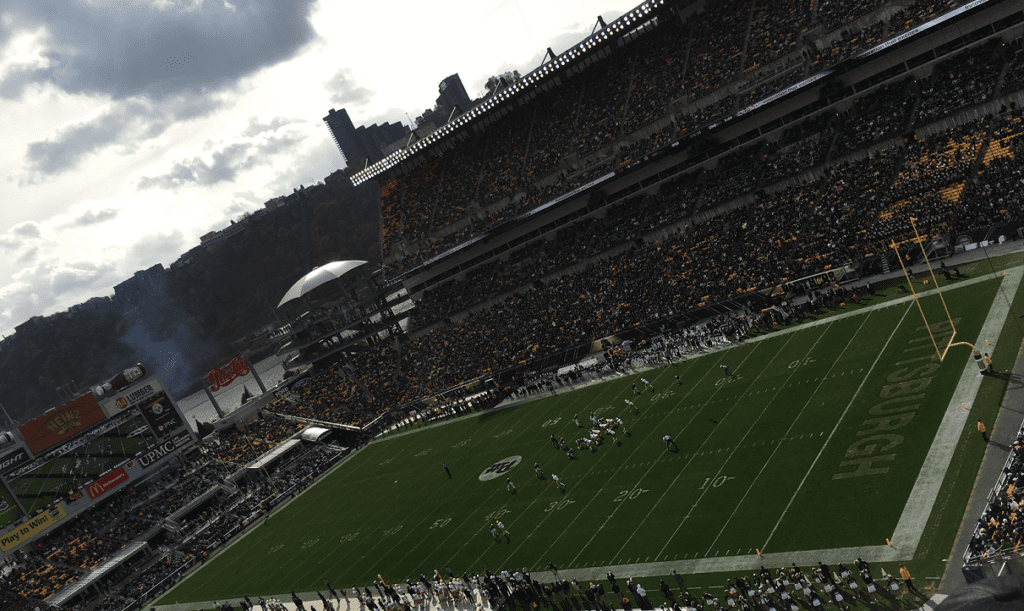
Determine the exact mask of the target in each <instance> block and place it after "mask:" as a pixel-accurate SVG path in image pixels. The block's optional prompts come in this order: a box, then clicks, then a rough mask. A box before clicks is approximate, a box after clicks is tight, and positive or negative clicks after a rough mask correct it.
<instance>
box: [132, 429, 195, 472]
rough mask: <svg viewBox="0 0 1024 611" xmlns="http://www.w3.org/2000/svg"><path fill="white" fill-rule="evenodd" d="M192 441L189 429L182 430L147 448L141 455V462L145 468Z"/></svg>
mask: <svg viewBox="0 0 1024 611" xmlns="http://www.w3.org/2000/svg"><path fill="white" fill-rule="evenodd" d="M190 443H192V435H190V434H189V432H188V431H187V430H186V431H182V432H180V433H178V434H177V435H175V436H174V437H171V438H170V439H168V440H166V441H162V442H160V444H158V445H155V446H153V447H152V448H150V449H148V450H146V452H145V453H143V454H142V455H141V456H139V464H140V465H142V468H143V469H145V468H147V467H149V466H150V465H152V464H154V463H156V462H157V461H159V460H160V459H161V458H163V457H164V456H169V455H171V454H173V453H174V452H176V451H178V450H180V449H181V448H184V447H185V446H187V445H189V444H190Z"/></svg>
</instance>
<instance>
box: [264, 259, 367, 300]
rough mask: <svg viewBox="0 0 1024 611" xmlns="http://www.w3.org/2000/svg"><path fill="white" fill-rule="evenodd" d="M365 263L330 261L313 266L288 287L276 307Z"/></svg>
mask: <svg viewBox="0 0 1024 611" xmlns="http://www.w3.org/2000/svg"><path fill="white" fill-rule="evenodd" d="M365 263H366V261H331V262H330V263H327V264H326V265H321V266H320V267H316V268H313V271H311V272H309V273H308V274H306V275H305V276H303V277H301V278H299V281H298V282H296V283H295V284H293V285H292V288H290V289H288V292H287V293H285V294H284V297H282V298H281V303H279V304H277V307H281V306H283V305H284V304H286V303H288V302H289V301H291V300H292V299H298V298H299V297H302V296H303V295H305V294H306V293H308V292H310V291H312V290H313V289H315V288H316V287H318V286H321V285H323V284H326V283H328V282H330V281H331V280H337V279H338V278H341V277H342V276H344V275H345V274H347V273H348V272H350V271H352V270H353V269H355V268H357V267H359V266H360V265H364V264H365Z"/></svg>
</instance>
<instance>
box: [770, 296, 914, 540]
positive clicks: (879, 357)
mask: <svg viewBox="0 0 1024 611" xmlns="http://www.w3.org/2000/svg"><path fill="white" fill-rule="evenodd" d="M911 309H912V308H911V307H910V305H909V304H908V305H907V309H906V310H904V312H903V316H901V317H900V321H899V322H898V323H897V324H896V326H895V327H894V328H893V330H892V333H890V334H889V339H887V340H885V345H884V346H882V349H881V350H879V351H878V356H876V357H875V361H874V362H873V363H871V367H870V368H868V373H867V374H866V375H865V376H864V379H863V380H861V381H860V386H858V387H857V391H856V392H854V393H853V396H852V397H850V402H849V403H847V404H846V409H844V410H843V413H842V414H841V415H840V416H839V419H838V420H836V425H835V426H834V427H832V432H831V433H829V434H828V437H827V438H826V439H825V443H823V444H821V449H820V450H818V455H817V456H815V457H814V460H813V461H812V462H811V466H810V467H808V468H807V473H804V478H803V479H802V480H800V485H799V486H797V487H796V490H795V491H794V492H793V496H791V497H790V498H789V502H788V503H786V508H785V509H783V510H782V515H780V516H779V519H778V521H777V522H775V527H774V528H772V532H771V533H770V534H769V535H768V538H767V539H766V540H765V542H764V543H763V544H761V549H762V550H766V549H768V543H769V542H770V541H771V540H772V537H774V536H775V531H776V530H778V529H779V524H782V519H783V518H785V517H786V513H787V512H789V508H790V507H792V506H793V501H795V500H796V497H797V495H798V494H800V490H801V489H802V488H803V487H804V484H805V483H806V482H807V478H808V477H810V475H811V471H813V470H814V466H815V465H817V464H818V460H819V459H820V458H821V455H822V454H823V453H824V452H825V448H827V447H828V442H829V441H831V440H832V436H833V435H835V434H836V431H837V430H839V425H840V424H842V422H843V418H845V417H846V414H847V412H849V411H850V408H851V407H853V402H854V401H856V400H857V396H858V395H860V391H861V390H862V389H863V388H864V385H865V384H867V382H868V378H869V377H871V372H872V371H874V370H875V365H877V364H878V361H879V360H881V358H882V355H883V354H885V350H886V348H888V347H889V343H890V342H892V338H894V337H896V331H898V330H899V328H900V327H901V326H902V325H903V321H904V320H905V319H906V318H907V314H909V313H910V310H911Z"/></svg>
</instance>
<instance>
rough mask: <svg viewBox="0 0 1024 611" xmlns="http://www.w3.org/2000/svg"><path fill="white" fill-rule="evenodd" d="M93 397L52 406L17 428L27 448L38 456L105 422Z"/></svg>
mask: <svg viewBox="0 0 1024 611" xmlns="http://www.w3.org/2000/svg"><path fill="white" fill-rule="evenodd" d="M104 417H105V416H104V414H103V410H101V409H100V405H99V403H97V402H96V397H95V396H93V394H92V393H86V394H84V395H82V396H81V397H78V398H77V399H73V400H71V401H68V402H67V403H65V404H64V405H61V406H60V407H55V408H53V409H51V410H49V411H48V412H46V413H45V414H43V415H42V416H39V417H38V418H36V419H35V420H30V421H29V422H26V423H25V424H23V425H21V426H20V427H18V430H19V431H21V434H22V436H23V437H24V438H25V442H26V443H28V448H29V449H30V450H32V453H33V454H36V455H38V454H39V453H40V452H42V451H43V450H45V449H47V448H49V447H52V446H54V445H56V444H58V443H60V442H62V441H64V440H65V439H68V438H70V437H71V436H73V435H75V434H77V433H80V432H82V431H84V430H85V429H87V428H89V427H90V426H92V425H94V424H96V423H97V422H99V421H101V420H103V419H104Z"/></svg>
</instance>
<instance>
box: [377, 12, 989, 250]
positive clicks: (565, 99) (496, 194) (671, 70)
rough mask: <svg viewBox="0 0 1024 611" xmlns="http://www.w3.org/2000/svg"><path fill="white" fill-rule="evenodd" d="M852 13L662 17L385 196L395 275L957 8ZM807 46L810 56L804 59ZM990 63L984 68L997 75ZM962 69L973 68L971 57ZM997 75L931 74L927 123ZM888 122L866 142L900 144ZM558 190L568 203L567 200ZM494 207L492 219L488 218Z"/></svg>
mask: <svg viewBox="0 0 1024 611" xmlns="http://www.w3.org/2000/svg"><path fill="white" fill-rule="evenodd" d="M844 4H845V3H841V2H825V3H823V4H822V5H821V6H820V7H818V9H817V13H816V16H815V12H814V11H813V3H807V2H796V3H789V4H787V3H770V5H764V6H762V5H760V4H758V3H751V2H750V0H729V1H728V2H725V3H724V4H722V3H720V4H719V5H716V10H714V11H703V12H700V13H697V14H695V15H691V16H689V18H688V19H687V20H686V21H685V22H679V21H678V20H676V19H671V18H662V19H660V20H658V22H657V23H656V24H655V25H652V26H651V27H647V28H646V29H644V30H642V31H639V32H637V33H635V35H634V38H635V39H636V40H634V41H633V42H632V44H630V45H626V46H625V47H622V48H619V49H617V50H616V51H615V52H613V53H611V54H610V55H609V56H607V57H605V58H604V59H603V60H602V61H599V62H597V63H596V64H595V65H593V66H591V67H589V68H588V69H587V70H584V71H583V74H582V75H581V76H580V77H578V78H574V79H570V80H569V82H567V83H563V84H562V85H560V87H559V88H557V89H556V90H552V91H548V92H544V93H541V94H540V95H539V96H538V98H537V99H535V100H534V101H533V102H531V103H530V104H527V105H526V106H523V107H519V108H516V109H515V110H513V111H512V112H510V113H509V114H507V115H505V116H503V117H501V118H499V119H498V120H497V121H496V122H495V123H494V124H493V125H491V126H489V128H488V129H487V130H486V132H485V133H479V134H472V135H470V136H469V137H468V139H466V140H464V141H462V142H460V143H459V145H458V146H457V147H454V148H453V149H451V150H449V151H446V152H444V153H443V154H442V155H441V156H439V157H438V158H435V159H431V160H430V161H428V162H426V163H425V164H423V165H422V166H420V167H418V168H416V169H414V170H413V171H411V172H410V173H408V174H406V175H405V176H403V177H401V178H399V179H395V180H392V181H389V182H388V184H386V185H383V186H382V190H381V197H382V204H381V208H382V225H383V226H382V246H383V249H384V251H385V253H387V255H388V263H389V266H390V267H391V269H393V270H395V269H400V268H408V267H411V266H414V265H416V264H419V263H422V262H423V261H426V260H428V259H429V258H431V257H432V256H435V255H438V254H441V253H442V252H444V251H446V250H447V249H449V248H451V247H453V246H455V245H457V244H459V243H461V242H463V241H465V240H467V239H469V238H471V237H473V236H474V235H478V234H480V233H482V232H484V231H487V230H488V229H489V228H493V227H495V226H497V225H499V224H501V223H503V222H505V221H507V220H508V219H510V218H512V217H514V216H515V215H516V214H518V213H520V212H521V211H522V210H524V209H527V208H529V207H532V206H535V205H537V204H539V203H543V199H544V198H535V197H526V198H523V197H522V196H521V195H522V194H523V193H527V194H529V192H530V190H531V187H532V186H533V185H534V183H536V182H537V181H540V180H542V179H544V178H545V177H549V176H552V175H554V174H556V173H558V172H560V171H562V170H563V169H564V168H565V167H566V166H567V165H568V164H571V163H573V160H574V159H584V158H587V157H589V156H591V155H593V154H595V153H598V152H599V151H602V153H601V155H602V156H603V158H605V159H607V158H616V159H618V160H619V161H620V162H622V163H628V162H629V161H631V160H634V159H637V158H640V157H643V156H644V155H646V154H647V153H649V152H651V151H653V150H655V149H657V148H659V147H661V146H664V145H665V144H667V143H668V141H669V140H671V139H673V138H674V137H676V136H678V135H684V134H686V133H687V132H689V131H691V130H693V129H696V128H698V127H700V126H702V125H706V124H707V123H708V122H710V121H712V120H714V119H716V118H721V117H722V116H724V115H727V114H729V113H731V112H733V111H735V110H737V109H738V106H739V101H740V99H741V98H742V99H743V100H744V105H747V104H750V103H753V102H756V101H757V100H759V99H762V98H763V97H766V96H768V95H771V94H772V93H774V92H776V91H779V90H781V89H783V88H785V87H787V86H789V85H791V84H793V83H795V82H797V81H799V80H801V79H803V78H806V77H807V76H810V75H811V74H813V73H814V72H816V71H818V70H820V69H824V68H826V67H828V66H831V65H833V64H835V63H836V62H838V61H841V60H843V59H845V58H846V57H849V56H850V55H852V54H853V53H855V52H858V51H860V50H861V49H863V48H866V47H869V46H873V45H875V44H877V43H879V42H882V41H883V40H884V39H885V38H887V37H888V36H890V35H894V34H895V33H899V32H900V31H903V30H904V29H906V28H907V27H913V26H914V25H917V24H920V23H923V22H924V21H925V20H927V19H930V18H934V17H936V16H938V15H940V14H942V13H943V12H945V11H947V10H951V9H952V8H955V7H956V6H958V5H959V4H962V2H956V1H953V0H943V1H937V0H919V1H918V2H916V3H915V4H913V5H911V6H909V7H905V8H904V9H903V10H901V11H899V12H897V13H895V16H894V17H893V23H891V24H890V23H889V22H887V21H886V20H885V15H886V14H890V13H891V11H889V12H888V13H887V12H886V11H882V10H879V9H883V8H886V7H889V6H893V7H895V6H896V5H895V4H893V3H892V2H882V1H878V2H861V3H859V4H857V5H855V6H853V7H851V9H850V10H847V7H845V6H844ZM869 14H875V15H877V17H878V18H877V19H876V20H874V21H872V22H871V23H870V24H868V25H867V26H865V27H864V28H863V29H861V30H859V31H857V32H856V33H851V32H848V31H847V30H845V29H844V30H842V31H841V32H840V33H839V35H836V36H831V37H830V38H829V41H830V42H829V43H827V44H826V45H825V46H824V47H822V48H823V50H822V51H816V50H815V49H817V48H818V47H817V46H816V45H814V44H811V42H812V41H810V40H804V37H805V36H807V35H808V32H809V31H810V30H811V28H812V27H813V26H815V25H817V24H821V25H823V26H824V28H823V30H824V32H826V33H833V32H835V31H837V30H839V29H840V28H841V27H842V26H844V25H846V24H847V23H849V22H850V21H855V20H857V19H859V18H860V17H863V16H865V15H869ZM801 41H803V42H804V43H806V44H804V45H803V46H801ZM804 48H806V49H807V50H809V51H808V53H809V54H808V57H810V59H811V63H810V64H805V59H804V55H803V54H802V52H801V50H802V49H804ZM979 53H980V52H979ZM815 54H816V56H815ZM985 59H986V58H981V64H979V65H984V66H985V68H986V69H992V68H993V65H992V63H991V62H988V61H984V60H985ZM960 61H964V62H967V63H968V65H971V59H970V58H961V60H960ZM995 70H996V72H995V73H994V74H986V75H984V78H974V77H971V78H970V79H969V82H959V81H960V80H963V79H962V78H958V79H956V82H948V81H947V80H945V79H944V78H943V77H942V76H941V75H936V76H935V82H934V83H930V84H929V85H930V86H929V89H928V93H929V94H935V96H936V97H938V98H942V99H941V100H940V101H939V102H937V103H936V104H934V105H932V104H925V105H923V107H922V109H921V110H920V113H921V114H920V116H919V118H918V123H921V122H928V121H931V120H934V119H935V118H937V115H936V114H935V112H937V111H936V109H937V108H947V109H950V108H951V105H950V101H951V99H952V98H950V99H945V97H950V96H959V99H961V101H962V104H973V103H976V102H978V101H980V100H981V99H983V98H985V97H986V96H988V95H990V94H991V93H992V86H993V85H994V76H995V75H996V74H998V66H996V67H995ZM734 81H739V82H745V81H749V82H750V84H749V85H748V86H746V87H740V90H741V91H743V92H745V93H743V94H737V93H733V92H725V91H724V89H723V88H724V86H725V85H727V84H730V83H732V82H734ZM943 96H945V97H943ZM677 100H682V101H683V103H684V104H685V105H686V106H687V110H686V112H685V113H682V115H681V116H679V117H677V121H675V122H674V124H675V127H674V128H672V129H670V130H664V131H663V132H659V133H657V134H653V135H651V136H648V137H646V138H640V139H634V140H632V141H631V142H629V143H627V144H625V145H624V146H623V147H622V148H621V149H620V150H619V151H618V152H617V153H616V152H615V151H613V150H612V149H613V147H612V145H614V144H615V143H617V142H620V141H622V140H623V139H625V138H627V137H628V136H629V135H630V134H632V133H634V132H636V131H637V130H639V129H641V128H643V127H644V126H646V125H648V124H650V123H652V122H654V121H657V120H659V119H662V118H664V117H666V116H668V115H669V114H670V113H672V110H671V107H670V105H671V104H672V103H673V102H675V101H677ZM875 108H876V109H877V110H882V109H884V110H886V111H888V114H889V115H894V116H893V118H892V121H891V122H894V123H897V124H898V123H901V122H903V121H904V120H905V118H906V117H902V116H900V115H901V113H903V112H906V111H907V110H909V109H908V108H907V107H906V106H905V104H902V103H901V104H897V105H895V106H891V105H879V106H876V107H875ZM677 114H678V113H677ZM882 119H883V117H879V124H878V126H877V127H874V129H871V130H870V133H871V134H873V135H875V136H877V135H878V134H879V133H880V132H885V133H891V131H890V130H888V129H887V125H886V124H883V123H885V122H884V121H883V120H882ZM865 123H866V124H870V123H871V121H870V120H866V121H865ZM866 127H871V126H870V125H866ZM899 127H902V126H899ZM899 127H894V128H893V129H898V128H899ZM862 142H863V140H862ZM561 186H562V187H563V191H564V190H568V189H571V188H572V186H571V185H568V184H563V185H561ZM496 204H498V205H499V207H498V209H497V210H493V211H490V212H488V213H486V214H481V212H480V211H482V210H483V209H485V208H488V207H490V206H492V205H496Z"/></svg>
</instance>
